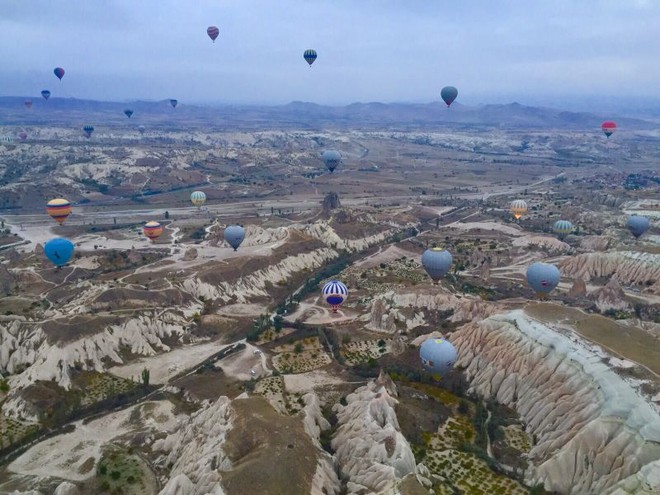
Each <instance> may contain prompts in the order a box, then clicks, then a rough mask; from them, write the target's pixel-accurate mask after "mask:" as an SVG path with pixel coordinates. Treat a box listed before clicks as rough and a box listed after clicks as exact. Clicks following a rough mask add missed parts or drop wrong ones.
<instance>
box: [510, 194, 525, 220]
mask: <svg viewBox="0 0 660 495" xmlns="http://www.w3.org/2000/svg"><path fill="white" fill-rule="evenodd" d="M527 209H528V208H527V203H526V202H525V201H523V200H522V199H516V200H515V201H512V202H511V206H510V207H509V210H510V211H511V213H512V214H513V216H514V217H515V218H516V220H517V219H519V218H520V217H522V216H523V215H524V214H525V213H527Z"/></svg>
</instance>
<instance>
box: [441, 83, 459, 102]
mask: <svg viewBox="0 0 660 495" xmlns="http://www.w3.org/2000/svg"><path fill="white" fill-rule="evenodd" d="M457 96H458V90H457V89H456V88H455V87H454V86H445V87H444V88H442V90H441V91H440V97H441V98H442V100H443V101H444V102H445V103H446V104H447V107H450V106H451V104H452V103H454V100H455V99H456V97H457Z"/></svg>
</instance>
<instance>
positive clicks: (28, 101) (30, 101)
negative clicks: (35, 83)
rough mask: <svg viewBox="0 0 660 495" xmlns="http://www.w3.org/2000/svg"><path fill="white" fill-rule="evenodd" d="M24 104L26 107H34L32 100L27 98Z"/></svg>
mask: <svg viewBox="0 0 660 495" xmlns="http://www.w3.org/2000/svg"><path fill="white" fill-rule="evenodd" d="M23 105H25V108H27V109H28V110H29V109H30V108H32V100H25V101H24V102H23Z"/></svg>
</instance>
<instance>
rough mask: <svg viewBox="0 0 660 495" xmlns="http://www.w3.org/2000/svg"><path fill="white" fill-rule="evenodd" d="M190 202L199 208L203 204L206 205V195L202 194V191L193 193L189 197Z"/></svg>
mask: <svg viewBox="0 0 660 495" xmlns="http://www.w3.org/2000/svg"><path fill="white" fill-rule="evenodd" d="M190 201H192V204H194V205H195V206H196V207H197V208H199V207H200V206H202V205H203V204H204V203H206V194H204V193H203V192H202V191H193V193H192V194H191V195H190Z"/></svg>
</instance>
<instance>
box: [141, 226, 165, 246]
mask: <svg viewBox="0 0 660 495" xmlns="http://www.w3.org/2000/svg"><path fill="white" fill-rule="evenodd" d="M142 232H143V233H144V235H146V236H147V237H148V238H149V239H151V242H156V239H158V238H159V237H160V235H161V234H162V233H163V226H162V225H161V224H160V223H158V222H147V223H145V224H144V227H142Z"/></svg>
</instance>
